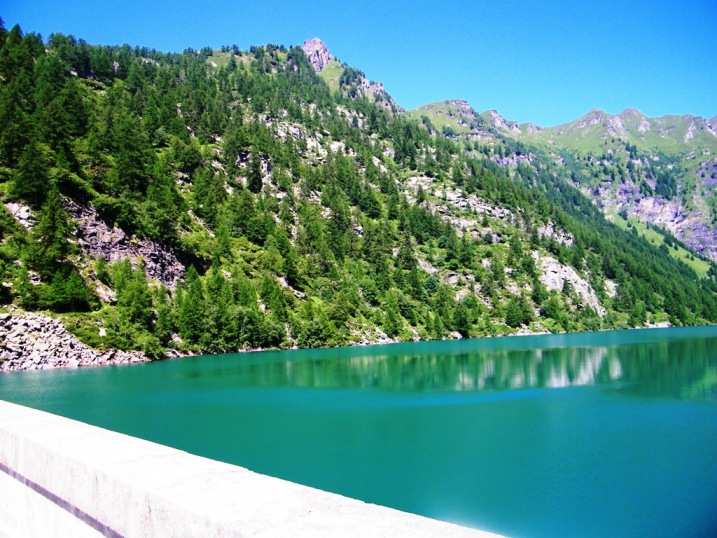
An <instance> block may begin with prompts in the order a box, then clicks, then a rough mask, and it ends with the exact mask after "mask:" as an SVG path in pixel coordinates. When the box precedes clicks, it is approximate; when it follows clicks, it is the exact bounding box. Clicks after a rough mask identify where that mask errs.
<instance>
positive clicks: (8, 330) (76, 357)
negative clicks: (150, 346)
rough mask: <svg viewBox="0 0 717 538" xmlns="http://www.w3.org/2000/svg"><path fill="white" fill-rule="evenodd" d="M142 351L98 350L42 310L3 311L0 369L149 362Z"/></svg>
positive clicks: (6, 370) (0, 320)
mask: <svg viewBox="0 0 717 538" xmlns="http://www.w3.org/2000/svg"><path fill="white" fill-rule="evenodd" d="M147 361H148V359H147V357H145V356H144V354H143V353H141V352H139V351H133V352H127V351H116V350H110V351H104V352H101V351H97V350H95V349H91V348H89V347H87V346H86V345H85V344H83V343H82V342H80V340H78V338H77V337H76V336H74V335H72V334H70V333H69V332H67V329H65V327H64V325H62V323H61V322H59V321H58V320H56V319H52V318H50V317H48V316H44V315H42V314H0V371H3V372H10V371H17V370H45V369H51V368H77V367H78V366H101V365H105V364H131V363H139V362H147Z"/></svg>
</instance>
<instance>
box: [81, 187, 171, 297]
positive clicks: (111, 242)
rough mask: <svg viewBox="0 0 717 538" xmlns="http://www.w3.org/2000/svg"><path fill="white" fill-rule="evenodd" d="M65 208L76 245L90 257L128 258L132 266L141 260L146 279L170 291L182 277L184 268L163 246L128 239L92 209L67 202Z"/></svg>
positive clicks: (121, 231) (122, 232) (142, 240)
mask: <svg viewBox="0 0 717 538" xmlns="http://www.w3.org/2000/svg"><path fill="white" fill-rule="evenodd" d="M67 207H68V209H69V211H70V214H71V215H72V218H73V219H74V220H75V221H76V222H77V233H76V237H77V244H78V245H79V247H80V248H81V249H82V250H83V251H85V252H87V253H89V254H90V255H91V256H92V257H94V258H104V259H105V261H108V262H115V261H119V260H123V259H126V258H129V259H130V260H131V261H132V263H133V265H134V264H136V263H137V262H138V261H140V260H141V261H143V262H144V270H145V273H146V274H147V276H148V277H149V278H153V279H155V280H158V281H159V282H161V283H162V284H165V285H166V286H168V287H169V288H174V287H175V285H176V283H177V281H178V280H180V279H181V278H182V277H183V276H184V273H185V267H184V265H182V263H181V262H180V261H179V259H178V258H177V256H176V255H175V254H174V252H172V250H171V249H169V248H167V247H166V246H164V245H162V244H160V243H156V242H154V241H151V240H150V239H146V238H140V239H135V238H131V237H129V236H128V235H127V234H126V233H125V232H124V231H123V230H122V229H121V228H118V227H116V226H115V227H112V228H110V227H109V226H108V225H107V223H106V222H105V221H104V220H102V218H101V217H100V216H99V215H98V214H97V211H96V210H95V209H94V208H93V207H92V206H80V205H78V204H76V203H74V202H72V201H68V202H67Z"/></svg>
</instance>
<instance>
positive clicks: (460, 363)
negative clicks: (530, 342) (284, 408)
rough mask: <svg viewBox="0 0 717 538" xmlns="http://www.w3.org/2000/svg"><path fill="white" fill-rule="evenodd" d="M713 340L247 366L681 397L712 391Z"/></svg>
mask: <svg viewBox="0 0 717 538" xmlns="http://www.w3.org/2000/svg"><path fill="white" fill-rule="evenodd" d="M715 347H717V342H715V341H713V340H709V339H700V340H697V341H693V340H680V341H673V342H669V343H665V342H662V343H656V344H639V345H622V346H596V347H587V346H586V347H566V348H548V349H542V348H537V349H530V350H516V349H510V350H480V351H472V352H462V353H455V354H451V353H445V354H444V353H430V354H424V355H417V354H411V353H397V354H386V353H385V349H384V350H383V353H382V354H380V355H370V354H365V355H359V356H350V357H344V358H328V357H327V358H322V359H308V360H299V361H290V362H282V361H279V362H271V363H263V364H247V365H243V366H241V367H240V369H241V370H242V374H246V375H247V376H248V377H249V378H250V379H251V382H252V383H253V384H255V385H259V386H290V387H308V388H334V389H366V388H371V389H379V390H390V391H480V390H509V389H519V388H559V387H570V386H580V385H591V384H602V383H610V382H614V381H617V380H620V381H621V382H623V383H624V386H623V387H622V389H621V390H623V391H624V393H627V394H629V393H639V394H642V395H655V396H671V397H682V398H700V399H703V398H708V399H710V398H714V397H715V394H717V359H715V358H714V357H715V356H717V353H715V352H714V351H715V349H714V348H715Z"/></svg>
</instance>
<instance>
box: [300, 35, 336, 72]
mask: <svg viewBox="0 0 717 538" xmlns="http://www.w3.org/2000/svg"><path fill="white" fill-rule="evenodd" d="M301 49H302V50H303V51H304V54H305V55H306V60H307V61H308V62H309V64H310V65H311V67H313V68H314V71H316V72H317V73H321V72H322V71H323V70H324V69H326V66H328V65H329V62H330V61H332V60H334V57H333V55H332V54H331V53H330V52H329V49H328V48H327V47H326V45H324V42H323V41H321V40H320V39H319V38H318V37H314V38H312V39H307V40H306V41H304V44H303V45H302V47H301Z"/></svg>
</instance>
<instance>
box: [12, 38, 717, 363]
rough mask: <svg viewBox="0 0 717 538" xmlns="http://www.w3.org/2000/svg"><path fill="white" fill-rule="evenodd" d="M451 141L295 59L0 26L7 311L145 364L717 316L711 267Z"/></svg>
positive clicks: (569, 193) (355, 74)
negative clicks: (143, 356)
mask: <svg viewBox="0 0 717 538" xmlns="http://www.w3.org/2000/svg"><path fill="white" fill-rule="evenodd" d="M313 45H316V43H313ZM307 50H308V49H307ZM315 52H316V51H315V50H314V49H312V50H311V53H312V54H314V53H315ZM326 69H329V71H326ZM450 134H451V133H445V132H442V130H441V129H437V128H436V127H435V126H433V125H432V124H431V122H430V120H425V119H424V120H422V119H412V118H411V117H408V116H406V115H405V114H403V113H402V111H401V109H400V108H399V107H398V106H396V105H395V103H393V101H392V100H391V99H390V97H389V96H388V95H387V94H386V93H385V91H384V90H383V88H382V87H381V86H380V85H377V84H375V83H370V82H368V81H367V80H366V78H365V76H364V74H363V73H362V72H360V71H358V70H357V69H355V68H353V67H350V66H347V65H345V64H341V63H339V62H338V61H336V60H334V59H333V57H331V59H330V62H329V63H326V64H320V65H317V64H316V63H315V62H313V61H312V62H311V63H310V62H309V61H308V59H307V54H305V51H304V49H302V48H301V47H291V48H286V47H284V46H275V45H267V46H257V47H252V48H251V49H250V50H249V51H240V50H239V49H238V48H237V47H236V46H226V47H223V48H222V49H221V50H211V49H208V48H207V49H202V50H199V51H196V50H191V49H188V50H186V51H185V52H183V53H181V54H174V53H173V54H167V53H162V52H158V51H155V50H148V49H146V48H139V47H134V48H133V47H130V46H127V45H125V46H123V47H106V46H94V45H89V44H87V43H85V42H84V41H82V40H78V39H76V38H74V37H71V36H65V35H62V34H53V35H51V36H50V37H49V38H48V39H47V41H46V42H43V40H42V39H41V38H40V37H39V36H37V35H35V34H32V33H27V34H23V32H22V31H21V29H20V28H18V27H14V28H12V29H11V30H9V31H8V30H6V29H4V28H2V29H0V194H1V195H2V201H3V204H2V205H0V239H1V241H2V243H1V245H0V282H2V286H1V287H0V301H1V302H2V304H3V305H4V308H5V309H7V310H18V309H20V310H33V311H36V310H39V311H47V312H51V313H54V314H53V315H58V316H60V317H61V318H62V319H63V320H64V322H65V324H66V326H67V327H68V329H69V330H71V331H73V332H74V333H75V334H77V335H78V336H79V337H80V338H81V339H83V340H84V341H85V342H86V343H88V344H90V345H93V346H95V347H97V348H100V349H103V348H116V349H139V350H142V351H144V352H145V353H147V354H148V355H150V356H162V355H163V354H165V353H167V352H168V350H176V351H177V352H182V353H185V352H200V351H208V352H220V351H230V350H238V349H248V348H272V347H278V348H281V347H291V346H299V347H317V346H336V345H346V344H353V343H369V342H379V341H393V340H410V339H433V338H447V337H448V338H450V337H469V336H482V335H495V334H508V333H513V332H516V331H523V332H526V331H552V332H558V331H573V330H595V329H602V328H619V327H635V326H644V325H646V324H657V323H668V322H669V323H672V324H676V325H681V324H700V323H711V322H715V321H717V296H716V295H715V290H717V283H716V281H715V277H716V276H717V269H716V268H715V266H714V265H711V264H708V268H709V269H708V271H705V272H704V274H703V275H700V276H698V274H697V273H696V271H695V270H694V268H691V267H690V266H688V265H686V264H685V263H683V262H682V261H680V260H678V259H676V258H675V257H674V256H671V255H670V253H669V252H666V251H665V249H658V248H656V247H654V246H652V245H651V244H650V243H649V242H648V241H647V240H645V239H644V238H642V237H640V236H639V235H638V234H636V233H635V231H634V229H622V228H620V227H618V226H616V225H614V224H613V223H611V222H608V221H606V220H605V219H604V217H603V215H602V214H601V213H600V211H599V210H598V209H597V208H596V207H595V206H594V205H593V204H592V203H591V202H590V201H589V200H588V198H586V197H585V196H584V195H583V194H581V192H580V191H579V190H578V189H576V188H575V187H574V186H572V185H570V184H569V183H567V182H565V181H563V180H562V179H561V178H560V177H558V176H557V175H556V174H553V173H550V163H549V162H547V161H546V162H545V163H544V164H540V163H538V164H537V165H536V164H535V163H533V164H531V165H530V166H528V165H527V164H521V163H515V166H500V165H499V164H501V163H500V162H499V160H498V159H496V155H498V154H499V153H504V154H508V153H510V154H512V155H515V154H516V151H518V152H519V149H520V148H519V147H516V146H515V144H519V142H511V141H509V140H506V141H504V142H501V144H500V145H495V144H492V145H488V144H484V143H482V142H481V141H480V140H470V139H468V138H466V139H461V140H452V139H451V138H449V136H446V135H450ZM511 144H513V145H512V146H511ZM705 263H707V262H705Z"/></svg>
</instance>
